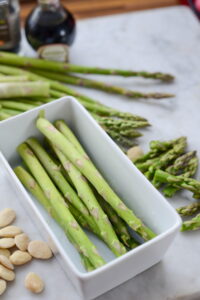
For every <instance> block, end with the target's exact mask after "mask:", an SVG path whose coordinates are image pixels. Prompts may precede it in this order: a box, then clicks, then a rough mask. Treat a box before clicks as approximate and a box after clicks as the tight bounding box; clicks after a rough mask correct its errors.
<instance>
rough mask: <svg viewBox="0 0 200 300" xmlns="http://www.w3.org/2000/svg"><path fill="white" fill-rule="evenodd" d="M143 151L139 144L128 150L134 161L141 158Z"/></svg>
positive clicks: (128, 154)
mask: <svg viewBox="0 0 200 300" xmlns="http://www.w3.org/2000/svg"><path fill="white" fill-rule="evenodd" d="M143 154H144V153H143V151H142V149H141V148H140V147H139V146H134V147H132V148H130V149H128V151H127V156H128V157H129V158H130V160H132V161H133V162H134V161H135V160H137V159H138V158H140V157H141V156H142V155H143Z"/></svg>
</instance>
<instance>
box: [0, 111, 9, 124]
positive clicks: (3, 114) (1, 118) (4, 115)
mask: <svg viewBox="0 0 200 300" xmlns="http://www.w3.org/2000/svg"><path fill="white" fill-rule="evenodd" d="M10 117H12V115H11V114H8V113H6V112H4V111H2V110H0V121H4V120H7V119H9V118H10Z"/></svg>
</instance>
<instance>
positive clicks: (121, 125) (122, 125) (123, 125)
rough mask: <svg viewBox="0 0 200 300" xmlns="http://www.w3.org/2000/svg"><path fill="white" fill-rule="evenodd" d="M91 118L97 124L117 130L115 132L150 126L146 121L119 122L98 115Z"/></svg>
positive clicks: (118, 120)
mask: <svg viewBox="0 0 200 300" xmlns="http://www.w3.org/2000/svg"><path fill="white" fill-rule="evenodd" d="M92 116H93V117H94V118H95V119H96V120H97V121H98V123H99V124H100V125H101V126H103V127H107V128H110V129H112V130H113V129H117V130H129V129H135V128H141V127H147V126H150V124H149V122H147V121H130V120H120V119H114V118H108V117H100V116H98V115H95V114H92Z"/></svg>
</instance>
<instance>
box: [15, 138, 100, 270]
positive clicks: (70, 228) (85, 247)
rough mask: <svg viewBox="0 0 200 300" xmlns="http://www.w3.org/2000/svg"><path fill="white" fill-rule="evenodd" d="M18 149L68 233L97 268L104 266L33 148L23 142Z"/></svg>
mask: <svg viewBox="0 0 200 300" xmlns="http://www.w3.org/2000/svg"><path fill="white" fill-rule="evenodd" d="M17 150H18V152H19V154H20V156H21V157H22V158H23V160H24V162H25V163H26V165H27V166H28V168H29V169H30V170H31V173H32V174H33V176H34V177H35V179H36V181H37V182H38V183H39V185H40V187H41V188H42V190H43V192H44V193H45V196H46V197H47V199H48V200H49V202H50V204H51V206H52V208H53V210H55V213H56V215H57V217H58V218H59V220H60V222H61V224H63V226H65V231H66V233H68V235H69V237H70V236H71V237H73V240H74V241H75V243H76V245H78V246H79V249H80V252H81V253H83V254H84V255H85V256H87V257H88V258H89V260H90V262H91V263H92V265H93V266H94V267H95V268H98V267H100V266H102V265H103V264H104V263H105V262H104V260H103V259H102V258H101V256H100V255H99V253H98V251H97V249H96V247H95V246H94V245H93V243H92V242H91V241H90V240H89V238H88V237H87V236H86V234H85V233H84V232H83V231H82V229H81V227H80V226H79V224H78V223H77V221H76V220H75V219H74V217H73V215H72V214H71V213H70V211H69V209H68V206H67V204H66V202H65V200H64V199H63V197H62V196H61V195H60V193H59V192H58V191H57V189H56V188H55V186H54V184H53V183H52V181H51V180H50V178H49V177H48V175H47V173H46V172H45V171H44V169H43V167H42V166H41V164H40V163H39V161H38V160H37V158H36V157H35V155H34V154H33V152H32V151H31V149H30V148H28V146H27V145H26V144H21V145H20V146H18V148H17Z"/></svg>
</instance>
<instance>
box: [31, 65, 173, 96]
mask: <svg viewBox="0 0 200 300" xmlns="http://www.w3.org/2000/svg"><path fill="white" fill-rule="evenodd" d="M35 73H36V74H39V75H41V76H44V77H47V78H50V79H53V80H54V79H56V80H59V81H60V82H64V83H68V84H72V85H75V86H77V85H78V86H83V87H87V88H94V89H98V90H102V91H105V92H107V93H111V94H119V95H122V96H125V97H128V98H134V99H138V98H144V99H149V98H154V99H162V98H170V97H174V95H172V94H166V93H165V94H164V93H148V94H145V93H142V92H138V91H132V90H126V89H124V88H121V87H119V86H114V85H108V84H106V83H104V82H100V81H95V80H91V79H85V78H80V77H75V76H72V75H71V76H70V75H65V74H64V75H63V74H57V73H50V72H44V71H38V70H37V71H36V72H35Z"/></svg>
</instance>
